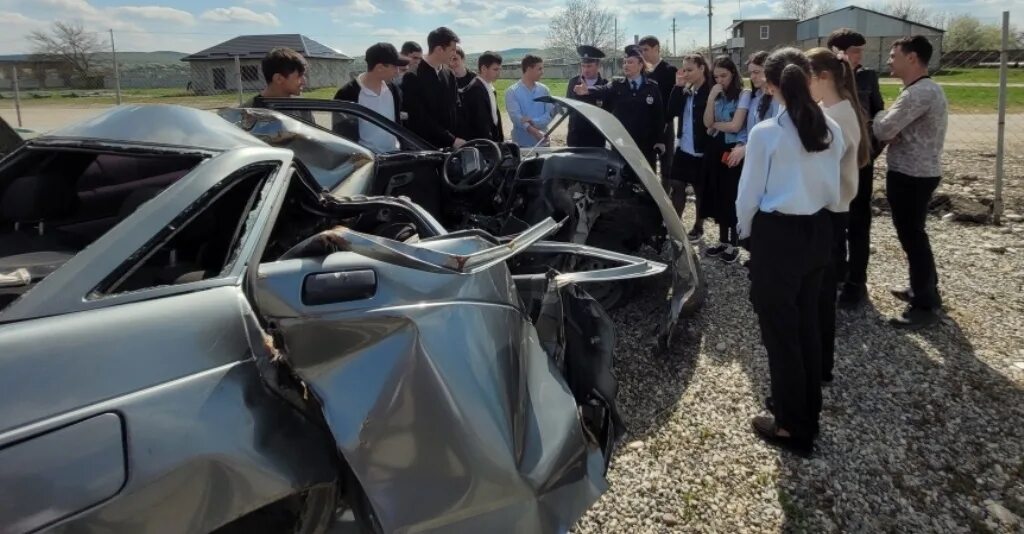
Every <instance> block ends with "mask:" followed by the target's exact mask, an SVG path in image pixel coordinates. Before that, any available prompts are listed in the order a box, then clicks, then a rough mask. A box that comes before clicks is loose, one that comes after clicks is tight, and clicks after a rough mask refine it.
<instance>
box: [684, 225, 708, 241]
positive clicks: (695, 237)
mask: <svg viewBox="0 0 1024 534" xmlns="http://www.w3.org/2000/svg"><path fill="white" fill-rule="evenodd" d="M686 237H687V238H688V239H689V240H690V243H693V244H694V245H696V244H697V243H700V240H701V239H703V238H704V228H701V227H698V226H694V227H693V229H692V230H690V233H688V234H686Z"/></svg>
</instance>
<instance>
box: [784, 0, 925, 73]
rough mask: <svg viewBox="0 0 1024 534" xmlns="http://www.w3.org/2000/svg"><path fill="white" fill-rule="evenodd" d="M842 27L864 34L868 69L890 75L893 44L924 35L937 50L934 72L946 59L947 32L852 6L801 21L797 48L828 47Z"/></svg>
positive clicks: (865, 57) (798, 26) (865, 61)
mask: <svg viewBox="0 0 1024 534" xmlns="http://www.w3.org/2000/svg"><path fill="white" fill-rule="evenodd" d="M838 28H850V29H852V30H854V31H857V32H859V33H861V34H862V35H864V38H865V39H866V40H867V44H866V45H865V46H864V56H863V59H862V60H861V64H862V65H864V66H865V67H868V68H871V69H876V70H880V71H883V72H887V70H886V69H887V67H886V64H887V61H888V60H889V49H890V48H892V43H893V42H894V41H896V39H899V38H901V37H904V36H908V35H923V36H925V37H927V38H928V40H929V41H930V42H931V43H932V47H933V48H934V50H935V51H934V53H933V54H932V61H931V65H929V66H930V67H931V68H932V69H937V68H938V67H939V62H940V60H941V58H942V37H943V35H944V34H945V32H944V31H943V30H941V29H939V28H936V27H934V26H929V25H927V24H923V23H920V22H914V21H912V20H907V19H901V18H899V17H896V16H893V15H889V14H886V13H882V12H880V11H875V10H873V9H867V8H863V7H858V6H848V7H843V8H839V9H836V10H834V11H830V12H828V13H824V14H822V15H818V16H816V17H811V18H809V19H806V20H801V21H800V22H799V23H797V25H796V46H798V47H800V48H802V49H805V50H806V49H808V48H814V47H816V46H825V44H826V43H827V42H828V36H829V34H830V33H832V32H833V31H834V30H836V29H838Z"/></svg>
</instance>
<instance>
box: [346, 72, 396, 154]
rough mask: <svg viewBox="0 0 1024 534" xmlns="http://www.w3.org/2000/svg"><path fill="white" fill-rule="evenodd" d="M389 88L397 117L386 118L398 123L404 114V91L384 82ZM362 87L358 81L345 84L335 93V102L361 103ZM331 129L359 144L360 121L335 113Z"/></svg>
mask: <svg viewBox="0 0 1024 534" xmlns="http://www.w3.org/2000/svg"><path fill="white" fill-rule="evenodd" d="M384 83H386V84H387V86H388V90H389V91H391V98H392V99H394V101H395V116H394V117H385V118H387V119H390V120H391V121H392V122H395V123H398V122H399V118H400V117H399V116H400V115H401V113H402V90H401V89H399V88H398V86H397V85H395V84H394V83H392V82H384ZM361 90H362V87H360V86H359V82H358V81H357V80H352V81H350V82H348V83H347V84H345V85H344V86H343V87H342V88H341V89H338V92H337V93H334V99H335V100H343V101H345V102H355V103H356V104H358V103H359V92H360V91H361ZM331 129H332V130H333V131H334V133H336V134H338V135H340V136H342V137H344V138H345V139H349V140H351V141H355V142H357V143H358V142H359V120H358V119H356V118H355V117H348V116H346V115H344V114H342V113H334V114H332V116H331Z"/></svg>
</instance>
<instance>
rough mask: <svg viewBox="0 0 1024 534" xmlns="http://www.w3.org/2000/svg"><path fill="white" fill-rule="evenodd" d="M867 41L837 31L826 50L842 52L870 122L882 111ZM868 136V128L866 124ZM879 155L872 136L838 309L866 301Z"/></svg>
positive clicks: (840, 272)
mask: <svg viewBox="0 0 1024 534" xmlns="http://www.w3.org/2000/svg"><path fill="white" fill-rule="evenodd" d="M866 44H867V40H866V39H865V38H864V36H863V35H861V34H859V33H857V32H855V31H853V30H851V29H849V28H840V29H838V30H836V31H834V32H832V34H831V35H829V37H828V43H827V45H828V47H829V48H831V49H832V50H836V51H839V52H843V53H844V54H845V56H846V60H847V61H849V62H850V65H851V66H852V67H853V69H854V73H855V74H854V76H855V77H856V82H857V97H858V99H859V100H860V105H861V107H862V108H864V114H865V116H867V117H868V118H869V120H870V118H873V117H874V116H875V115H877V114H878V112H879V111H882V110H883V109H885V102H883V101H882V91H881V89H880V88H879V87H878V73H877V72H875V71H873V70H871V69H866V68H864V67H863V66H861V64H860V62H861V57H862V56H863V54H864V45H866ZM868 132H869V133H870V132H871V125H870V124H868ZM880 152H881V147H880V146H879V143H878V140H876V139H875V136H874V134H871V162H870V163H868V164H867V165H865V166H864V167H862V168H861V169H860V180H859V182H858V184H857V196H856V197H854V199H853V202H851V203H850V221H849V227H848V229H847V232H846V241H847V243H848V245H847V246H848V250H849V260H847V261H846V262H845V263H844V264H840V265H838V266H837V267H836V268H837V272H836V275H837V276H838V277H839V279H840V280H845V282H844V283H843V284H842V286H841V287H842V291H841V292H840V294H839V306H840V307H841V308H847V309H850V308H856V307H857V306H860V305H861V304H862V303H864V301H865V300H866V299H867V295H868V291H867V280H868V257H869V256H870V255H871V248H870V243H871V194H872V193H873V192H874V186H873V184H872V181H873V177H874V174H875V158H876V157H878V155H879V153H880ZM840 257H843V258H845V257H847V251H846V250H841V251H840Z"/></svg>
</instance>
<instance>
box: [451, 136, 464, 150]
mask: <svg viewBox="0 0 1024 534" xmlns="http://www.w3.org/2000/svg"><path fill="white" fill-rule="evenodd" d="M464 144H466V140H465V139H463V138H461V137H456V138H455V141H452V148H460V147H462V145H464Z"/></svg>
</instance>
